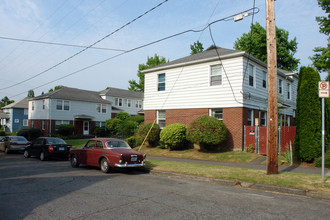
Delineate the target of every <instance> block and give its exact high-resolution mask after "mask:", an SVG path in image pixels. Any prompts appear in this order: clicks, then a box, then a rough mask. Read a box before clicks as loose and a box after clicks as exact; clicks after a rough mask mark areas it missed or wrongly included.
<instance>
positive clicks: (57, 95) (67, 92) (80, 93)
mask: <svg viewBox="0 0 330 220" xmlns="http://www.w3.org/2000/svg"><path fill="white" fill-rule="evenodd" d="M40 99H63V100H72V101H83V102H94V103H106V104H110V103H111V102H110V101H107V100H105V99H102V98H101V96H100V93H99V92H95V91H89V90H83V89H76V88H70V87H65V86H64V87H62V88H60V89H58V90H55V91H53V92H50V93H46V94H44V95H40V96H37V97H35V98H31V99H30V100H40Z"/></svg>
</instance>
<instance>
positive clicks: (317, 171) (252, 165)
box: [147, 156, 330, 176]
mask: <svg viewBox="0 0 330 220" xmlns="http://www.w3.org/2000/svg"><path fill="white" fill-rule="evenodd" d="M147 158H148V159H152V160H166V161H176V162H185V163H197V164H198V163H199V164H207V165H218V166H225V167H240V168H249V169H255V170H266V168H267V164H262V162H263V161H265V160H266V157H265V156H264V157H260V158H258V159H256V160H254V161H252V162H250V163H235V162H223V161H209V160H196V159H183V158H174V157H159V156H147ZM278 171H279V172H294V173H309V174H320V175H321V174H322V171H321V168H311V167H300V166H278ZM324 173H325V176H330V169H327V168H326V169H325V170H324Z"/></svg>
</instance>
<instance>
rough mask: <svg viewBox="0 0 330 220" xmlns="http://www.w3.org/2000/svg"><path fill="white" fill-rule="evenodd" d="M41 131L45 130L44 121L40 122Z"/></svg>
mask: <svg viewBox="0 0 330 220" xmlns="http://www.w3.org/2000/svg"><path fill="white" fill-rule="evenodd" d="M41 129H42V130H43V131H44V130H45V121H44V120H42V121H41Z"/></svg>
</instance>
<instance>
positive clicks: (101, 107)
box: [96, 104, 107, 113]
mask: <svg viewBox="0 0 330 220" xmlns="http://www.w3.org/2000/svg"><path fill="white" fill-rule="evenodd" d="M96 112H98V113H101V112H102V113H107V105H106V104H96Z"/></svg>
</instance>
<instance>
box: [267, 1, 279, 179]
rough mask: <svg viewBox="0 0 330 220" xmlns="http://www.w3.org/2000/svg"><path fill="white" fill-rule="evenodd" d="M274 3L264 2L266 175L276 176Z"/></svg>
mask: <svg viewBox="0 0 330 220" xmlns="http://www.w3.org/2000/svg"><path fill="white" fill-rule="evenodd" d="M274 1H275V0H266V29H267V72H268V83H267V86H268V117H267V122H268V123H267V131H268V132H267V133H268V135H267V175H269V174H278V160H277V157H278V155H277V154H278V128H277V127H278V123H277V118H278V117H277V60H276V29H275V9H274Z"/></svg>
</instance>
